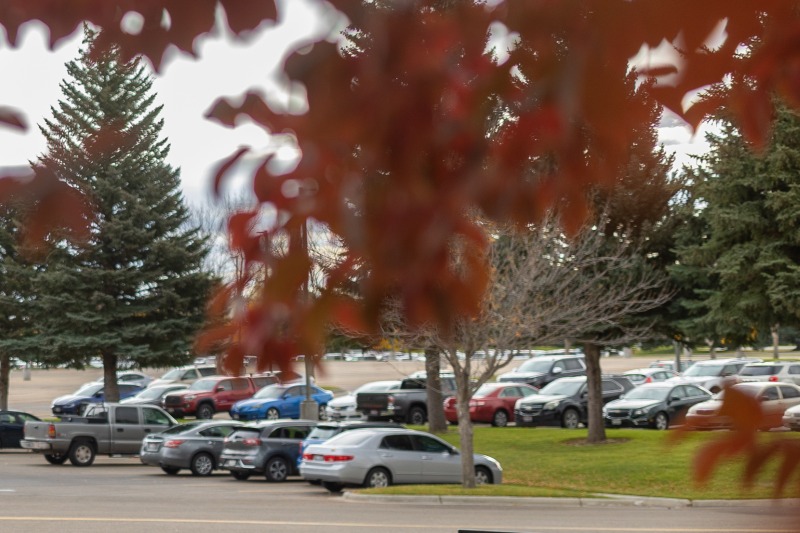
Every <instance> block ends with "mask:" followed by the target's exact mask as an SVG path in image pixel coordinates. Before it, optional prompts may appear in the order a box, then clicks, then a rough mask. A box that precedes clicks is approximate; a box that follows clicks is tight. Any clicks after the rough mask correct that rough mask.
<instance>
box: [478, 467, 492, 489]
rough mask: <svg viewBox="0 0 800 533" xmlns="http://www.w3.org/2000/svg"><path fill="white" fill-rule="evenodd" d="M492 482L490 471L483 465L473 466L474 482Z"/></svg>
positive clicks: (482, 483) (484, 483) (487, 483)
mask: <svg viewBox="0 0 800 533" xmlns="http://www.w3.org/2000/svg"><path fill="white" fill-rule="evenodd" d="M491 483H492V473H491V472H490V471H489V469H488V468H486V467H485V466H476V467H475V484H476V485H489V484H491Z"/></svg>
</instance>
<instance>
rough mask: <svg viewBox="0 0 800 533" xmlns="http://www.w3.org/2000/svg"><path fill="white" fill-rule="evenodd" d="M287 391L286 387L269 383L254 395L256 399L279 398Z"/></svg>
mask: <svg viewBox="0 0 800 533" xmlns="http://www.w3.org/2000/svg"><path fill="white" fill-rule="evenodd" d="M284 392H286V387H281V386H279V385H267V386H266V387H264V388H263V389H261V390H259V391H258V392H257V393H255V394H254V395H253V399H254V400H279V399H280V398H281V397H283V393H284Z"/></svg>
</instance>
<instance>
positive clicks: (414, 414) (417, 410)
mask: <svg viewBox="0 0 800 533" xmlns="http://www.w3.org/2000/svg"><path fill="white" fill-rule="evenodd" d="M425 418H426V416H425V410H424V409H423V408H422V407H412V408H411V410H409V411H408V418H407V419H406V421H407V422H408V423H409V424H411V425H413V426H421V425H423V424H424V423H425Z"/></svg>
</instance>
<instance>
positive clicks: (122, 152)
mask: <svg viewBox="0 0 800 533" xmlns="http://www.w3.org/2000/svg"><path fill="white" fill-rule="evenodd" d="M84 32H85V40H84V44H85V48H84V50H82V51H81V54H80V57H79V60H78V61H71V62H69V63H67V72H68V75H69V77H68V79H67V80H65V81H63V82H62V84H61V90H62V93H63V99H62V100H61V101H59V104H58V107H57V108H52V115H53V116H52V119H50V120H46V121H45V123H44V126H41V127H40V130H41V132H42V133H43V134H44V136H45V139H46V141H47V152H46V153H45V154H44V155H43V156H41V157H40V160H39V162H38V163H39V164H40V165H41V166H42V167H44V168H45V170H47V171H50V172H54V173H55V174H56V175H57V176H58V177H59V178H60V179H62V180H65V181H66V182H67V183H68V184H70V185H71V186H72V187H74V188H76V189H78V190H80V191H81V192H82V193H83V194H84V195H86V197H87V198H88V199H89V200H90V201H91V202H92V204H93V207H94V209H93V214H92V217H93V218H92V220H90V221H89V224H90V227H91V236H90V238H89V240H88V242H86V243H85V244H83V245H81V246H74V245H72V244H70V243H68V242H66V241H63V240H61V241H59V242H54V243H53V244H54V248H53V251H52V252H51V253H50V255H49V257H48V259H47V261H46V263H45V265H44V267H43V269H42V272H41V273H40V274H39V275H38V277H37V284H36V289H37V291H38V292H39V294H40V297H39V298H38V302H37V303H38V305H37V324H38V325H39V326H40V328H41V331H40V333H39V340H40V342H39V347H40V349H41V350H43V352H44V354H43V355H44V356H46V357H48V358H49V360H50V361H52V362H59V363H67V364H70V365H74V366H81V365H82V364H84V363H85V361H87V360H88V359H89V358H90V357H102V360H103V366H104V375H105V380H106V383H107V384H108V385H107V391H106V397H107V398H108V399H109V400H112V401H113V400H114V399H116V398H117V396H118V393H117V387H116V377H115V372H116V369H117V366H118V362H119V360H120V358H124V359H125V360H129V361H132V362H133V363H134V364H136V365H138V366H142V367H147V366H151V367H152V366H166V365H173V364H178V363H183V362H186V361H187V360H188V359H189V357H190V353H189V351H190V346H191V341H192V337H193V334H194V333H195V332H196V331H197V329H198V328H199V327H200V326H201V325H202V320H203V315H204V307H205V302H206V299H207V296H208V293H209V290H210V287H211V284H212V279H211V278H210V276H209V275H207V274H206V273H204V272H203V271H202V262H203V259H204V257H205V256H206V254H207V245H206V242H205V241H204V240H203V239H202V238H201V237H200V236H199V233H198V231H197V229H196V228H191V227H189V225H188V223H187V220H188V218H189V212H188V210H187V208H186V206H185V204H184V201H183V197H182V194H181V192H180V188H179V171H178V170H176V169H174V168H172V167H171V166H170V165H168V164H167V163H166V162H165V159H166V157H167V154H168V151H169V145H168V143H167V141H166V140H165V139H162V138H160V134H161V130H162V127H163V120H162V119H161V118H159V115H160V112H161V107H160V106H156V105H155V103H154V102H155V94H154V93H153V91H152V79H151V77H150V76H149V75H148V73H147V72H146V70H145V67H144V66H143V65H142V64H141V63H140V61H139V60H138V59H136V60H133V61H131V62H128V63H123V62H121V61H120V59H119V53H118V49H117V48H116V47H111V48H109V49H100V48H99V47H98V46H96V45H95V43H96V37H97V35H96V33H95V32H93V31H92V30H90V29H88V28H86V29H85V30H84Z"/></svg>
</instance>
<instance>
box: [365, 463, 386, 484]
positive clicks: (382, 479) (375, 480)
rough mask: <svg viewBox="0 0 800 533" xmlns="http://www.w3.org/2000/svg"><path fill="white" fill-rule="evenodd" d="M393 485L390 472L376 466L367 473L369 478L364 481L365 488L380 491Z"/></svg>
mask: <svg viewBox="0 0 800 533" xmlns="http://www.w3.org/2000/svg"><path fill="white" fill-rule="evenodd" d="M391 484H392V476H391V474H389V471H388V470H386V469H385V468H381V467H379V466H376V467H375V468H373V469H372V470H370V471H369V472H367V477H366V478H365V479H364V486H365V487H366V488H368V489H379V488H382V487H388V486H389V485H391Z"/></svg>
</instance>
